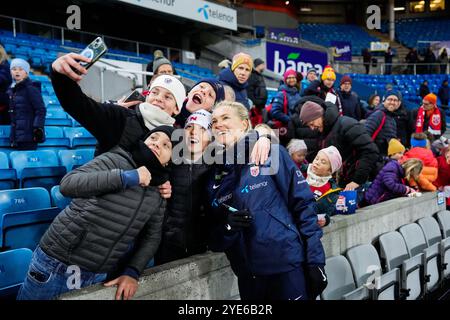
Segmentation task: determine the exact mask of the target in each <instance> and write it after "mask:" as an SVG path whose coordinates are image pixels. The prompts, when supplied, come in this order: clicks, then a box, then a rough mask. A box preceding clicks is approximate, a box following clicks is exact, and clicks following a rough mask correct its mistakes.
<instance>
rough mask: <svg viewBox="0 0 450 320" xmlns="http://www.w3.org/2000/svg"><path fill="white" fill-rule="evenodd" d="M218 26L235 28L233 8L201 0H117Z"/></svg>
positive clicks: (235, 14)
mask: <svg viewBox="0 0 450 320" xmlns="http://www.w3.org/2000/svg"><path fill="white" fill-rule="evenodd" d="M119 1H122V2H126V3H130V4H133V5H136V6H140V7H144V8H147V9H151V10H157V11H161V12H164V13H167V14H173V15H176V16H179V17H183V18H186V19H190V20H195V21H199V22H203V23H207V24H211V25H215V26H218V27H222V28H226V29H231V30H237V12H236V10H234V9H231V8H228V7H225V6H222V5H219V4H215V3H212V2H208V1H203V0H189V1H181V0H119Z"/></svg>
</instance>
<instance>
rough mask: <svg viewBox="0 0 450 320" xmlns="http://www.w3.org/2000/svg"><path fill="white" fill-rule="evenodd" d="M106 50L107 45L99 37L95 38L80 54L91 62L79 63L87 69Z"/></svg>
mask: <svg viewBox="0 0 450 320" xmlns="http://www.w3.org/2000/svg"><path fill="white" fill-rule="evenodd" d="M106 51H108V47H107V46H106V44H105V43H104V42H103V39H102V38H101V37H98V38H96V39H95V40H94V41H92V42H91V43H90V44H89V45H88V46H87V47H86V48H85V49H84V50H83V51H81V53H80V54H81V55H82V56H85V57H87V58H90V59H91V62H80V64H81V65H82V66H83V67H85V68H86V69H89V68H90V67H91V66H92V65H93V64H94V63H95V62H96V61H98V59H100V57H101V56H102V55H104V54H105V53H106Z"/></svg>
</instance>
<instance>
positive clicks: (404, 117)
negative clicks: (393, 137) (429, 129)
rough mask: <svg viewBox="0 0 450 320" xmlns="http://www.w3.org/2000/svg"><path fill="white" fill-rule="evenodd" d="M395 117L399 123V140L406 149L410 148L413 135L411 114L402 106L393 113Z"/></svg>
mask: <svg viewBox="0 0 450 320" xmlns="http://www.w3.org/2000/svg"><path fill="white" fill-rule="evenodd" d="M393 116H394V120H395V122H396V123H397V138H398V139H400V142H401V143H402V144H403V145H404V146H405V147H409V145H410V139H411V133H412V129H411V112H410V111H409V110H408V109H406V108H405V106H404V105H403V104H401V105H400V108H398V109H397V110H396V111H395V112H394V113H393Z"/></svg>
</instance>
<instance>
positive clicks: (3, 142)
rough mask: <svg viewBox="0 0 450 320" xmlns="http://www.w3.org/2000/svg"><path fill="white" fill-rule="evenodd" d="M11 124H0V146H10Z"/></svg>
mask: <svg viewBox="0 0 450 320" xmlns="http://www.w3.org/2000/svg"><path fill="white" fill-rule="evenodd" d="M10 134H11V126H0V147H10V146H11V143H10V141H9V135H10Z"/></svg>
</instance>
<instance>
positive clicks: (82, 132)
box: [64, 127, 97, 148]
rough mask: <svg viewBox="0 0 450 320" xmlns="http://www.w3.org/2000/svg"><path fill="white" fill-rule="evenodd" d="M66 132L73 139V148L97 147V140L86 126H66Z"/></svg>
mask: <svg viewBox="0 0 450 320" xmlns="http://www.w3.org/2000/svg"><path fill="white" fill-rule="evenodd" d="M64 134H65V136H66V137H67V138H69V139H70V141H71V146H72V148H82V147H83V148H86V147H95V145H96V144H97V140H96V139H95V138H94V136H92V134H91V133H90V132H89V131H87V130H86V129H85V128H82V127H77V128H67V127H65V128H64Z"/></svg>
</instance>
